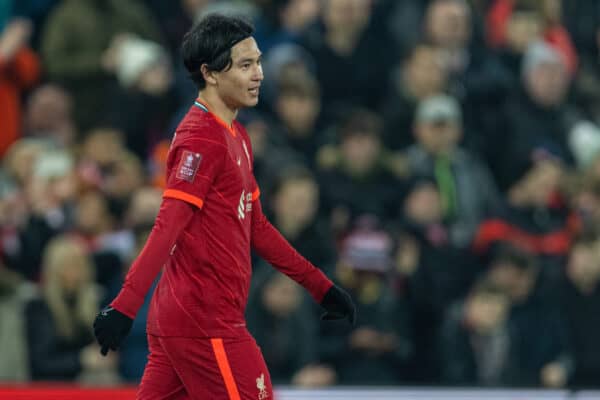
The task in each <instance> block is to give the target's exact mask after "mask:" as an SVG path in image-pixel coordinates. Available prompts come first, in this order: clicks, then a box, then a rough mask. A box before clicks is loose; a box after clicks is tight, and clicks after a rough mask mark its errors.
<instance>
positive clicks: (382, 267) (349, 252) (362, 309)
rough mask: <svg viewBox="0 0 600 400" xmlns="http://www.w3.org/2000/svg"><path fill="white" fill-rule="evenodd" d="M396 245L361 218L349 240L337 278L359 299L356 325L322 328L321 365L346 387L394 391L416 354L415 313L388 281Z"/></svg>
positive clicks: (366, 218) (369, 220) (342, 249)
mask: <svg viewBox="0 0 600 400" xmlns="http://www.w3.org/2000/svg"><path fill="white" fill-rule="evenodd" d="M392 251H393V242H392V238H391V237H390V235H389V234H388V233H387V232H386V231H384V230H381V229H379V228H378V227H377V225H376V221H375V219H374V218H373V216H368V215H365V216H362V217H361V218H359V219H358V220H357V221H356V224H355V226H354V229H353V230H351V231H350V232H349V234H348V235H347V236H346V237H345V238H344V240H343V241H342V243H341V246H340V256H339V259H338V264H337V266H336V275H337V277H338V279H339V281H340V283H341V284H342V285H343V286H344V287H345V288H348V290H349V292H350V293H352V296H353V298H354V299H356V306H357V316H358V319H357V323H356V326H354V327H350V326H347V325H343V324H335V323H333V324H328V325H324V326H323V327H322V334H321V344H320V348H321V350H320V352H321V360H322V361H323V362H325V363H330V364H332V365H333V366H334V367H335V370H336V373H337V378H338V380H337V383H338V384H342V385H350V384H352V385H392V384H398V383H400V382H401V381H402V380H403V379H405V376H404V372H405V369H406V363H407V361H408V359H409V357H410V356H411V355H412V352H413V336H412V327H411V325H410V320H411V316H410V309H409V308H408V305H407V303H406V301H405V300H404V299H403V298H401V297H399V296H396V292H395V291H393V290H392V288H391V286H390V285H389V281H388V279H387V275H388V274H389V272H390V269H391V265H392V259H391V258H392Z"/></svg>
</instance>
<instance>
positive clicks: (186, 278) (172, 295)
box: [111, 102, 333, 337]
mask: <svg viewBox="0 0 600 400" xmlns="http://www.w3.org/2000/svg"><path fill="white" fill-rule="evenodd" d="M252 161H253V159H252V152H251V147H250V140H249V138H248V135H247V133H246V131H245V130H244V128H243V127H242V126H241V125H240V124H238V123H237V122H234V124H233V125H232V127H228V126H227V125H226V124H225V123H224V122H223V121H221V120H220V119H219V118H218V117H217V116H215V115H214V114H212V113H211V112H209V111H208V108H206V106H204V105H203V104H201V103H198V102H196V103H195V105H194V107H192V109H191V110H190V111H189V112H188V114H187V115H186V117H185V118H184V119H183V121H182V122H181V124H180V125H179V127H178V128H177V132H176V134H175V137H174V138H173V141H172V143H171V148H170V150H169V155H168V159H167V187H166V190H165V192H164V195H163V196H164V197H165V201H163V203H162V205H161V209H160V211H159V213H158V217H157V219H156V223H155V225H154V228H153V229H152V232H151V233H150V236H149V238H148V241H147V242H146V245H145V246H144V249H143V250H142V252H141V253H140V255H139V256H138V258H137V259H136V260H135V262H134V263H133V265H132V267H131V269H130V270H129V272H128V273H127V277H126V278H125V283H124V284H123V288H122V289H121V291H120V292H119V295H118V296H117V297H116V298H115V299H114V300H113V302H112V303H111V306H113V307H114V308H115V309H117V310H118V311H121V312H122V313H124V314H125V315H127V316H129V317H130V318H135V315H136V313H137V311H138V309H139V308H140V306H141V305H142V303H143V301H144V296H145V294H146V292H147V291H148V289H149V287H150V285H151V283H152V281H153V280H154V278H155V276H156V275H157V274H158V271H159V270H160V269H161V267H163V266H164V268H163V271H164V272H163V275H162V277H161V279H160V282H159V283H158V286H157V288H156V290H155V292H154V296H153V298H152V303H151V305H150V312H149V315H148V332H149V333H150V334H152V335H157V336H179V337H240V336H243V335H247V330H246V327H245V321H244V311H245V307H246V302H247V300H248V289H249V286H250V276H251V266H250V248H253V249H254V250H255V251H256V252H257V254H258V255H260V256H261V257H263V258H264V259H265V260H266V261H268V262H269V263H271V264H272V265H273V266H274V267H275V268H277V269H278V270H279V271H280V272H282V273H284V274H286V275H288V276H289V277H290V278H292V279H293V280H295V281H296V282H297V283H298V284H300V285H302V286H303V287H304V288H306V290H307V291H308V292H309V293H310V294H311V296H312V297H313V298H314V299H315V301H316V302H320V301H321V300H322V299H323V296H324V295H325V293H326V292H327V291H328V290H329V289H330V288H331V286H332V285H333V283H332V282H331V281H330V280H329V279H328V278H327V277H326V276H325V275H324V274H323V272H322V271H321V270H319V269H318V268H316V267H315V266H314V265H312V264H311V263H310V262H309V261H308V260H306V259H305V258H304V257H302V256H301V255H300V254H298V252H297V251H296V250H294V248H293V247H292V246H290V244H289V243H288V242H287V241H286V240H285V238H283V236H281V234H280V233H279V231H277V229H275V228H274V227H273V225H272V224H271V223H270V222H269V221H268V220H267V218H266V217H265V216H264V214H263V213H262V207H261V205H260V201H257V200H258V197H259V190H258V186H257V184H256V181H255V179H254V175H253V173H252ZM185 203H188V204H192V205H194V206H195V207H196V209H195V210H192V208H190V207H188V206H187V205H186V204H185ZM182 206H183V207H182ZM253 209H254V210H253Z"/></svg>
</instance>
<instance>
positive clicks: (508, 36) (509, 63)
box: [486, 0, 543, 90]
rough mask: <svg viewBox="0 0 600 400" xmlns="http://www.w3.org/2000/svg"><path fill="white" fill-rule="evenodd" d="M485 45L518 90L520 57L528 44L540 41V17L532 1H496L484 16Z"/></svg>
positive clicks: (541, 28)
mask: <svg viewBox="0 0 600 400" xmlns="http://www.w3.org/2000/svg"><path fill="white" fill-rule="evenodd" d="M486 20H487V21H486V22H487V24H486V28H487V32H486V34H487V43H488V44H489V46H490V47H491V48H492V49H496V52H497V54H498V56H499V59H500V60H501V61H502V64H503V65H504V67H506V69H507V71H508V72H510V74H511V77H512V79H513V80H514V86H513V90H514V88H516V87H518V82H519V76H520V73H521V65H522V59H523V55H524V54H525V52H526V51H527V48H528V47H529V45H530V44H531V43H532V42H534V41H536V40H539V39H540V38H541V35H542V31H543V18H542V14H541V10H540V7H539V4H536V2H533V1H522V0H521V1H516V2H515V1H505V0H496V1H495V2H494V3H493V5H492V6H491V8H490V10H489V12H488V14H487V16H486Z"/></svg>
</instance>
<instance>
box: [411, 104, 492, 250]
mask: <svg viewBox="0 0 600 400" xmlns="http://www.w3.org/2000/svg"><path fill="white" fill-rule="evenodd" d="M414 134H415V138H416V143H415V144H414V145H412V146H410V147H409V148H408V149H407V150H406V152H405V155H406V157H407V159H408V162H409V166H410V169H411V172H412V174H413V175H415V176H432V177H434V178H435V182H436V184H437V186H438V188H439V190H440V193H441V195H442V204H443V212H444V217H445V220H447V221H448V223H449V224H450V240H451V242H452V243H453V244H454V245H456V246H459V247H466V246H468V245H469V243H470V241H471V239H472V237H473V234H474V232H475V229H476V228H477V226H478V224H479V222H480V221H481V219H482V218H483V217H484V216H485V215H486V214H487V213H488V212H490V211H491V210H493V209H494V208H495V207H496V204H497V203H498V193H497V189H496V186H495V184H494V181H493V179H492V177H491V175H490V173H489V171H488V169H487V167H486V165H485V164H483V162H482V161H480V160H479V159H477V158H476V157H475V156H474V155H473V154H471V153H469V152H468V151H467V150H465V149H463V148H461V147H460V146H459V142H460V140H461V138H462V112H461V109H460V105H459V104H458V102H457V101H456V100H455V99H454V98H452V97H450V96H448V95H436V96H432V97H429V98H427V99H425V100H423V101H421V102H420V103H419V104H418V106H417V110H416V112H415V123H414Z"/></svg>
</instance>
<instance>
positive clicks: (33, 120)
mask: <svg viewBox="0 0 600 400" xmlns="http://www.w3.org/2000/svg"><path fill="white" fill-rule="evenodd" d="M23 125H24V126H23V127H24V131H25V134H26V135H27V136H31V137H35V138H40V139H44V140H48V141H49V142H50V144H51V145H53V146H55V147H58V148H62V149H66V150H71V149H73V146H74V145H75V139H76V136H77V132H76V131H75V121H74V120H73V98H72V97H71V95H70V94H69V93H67V92H66V91H65V90H64V89H63V88H61V87H60V86H58V85H55V84H52V83H47V84H43V85H41V86H38V87H37V88H35V89H34V90H33V91H32V92H31V94H30V95H29V97H28V98H27V103H26V106H25V113H24V119H23Z"/></svg>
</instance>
